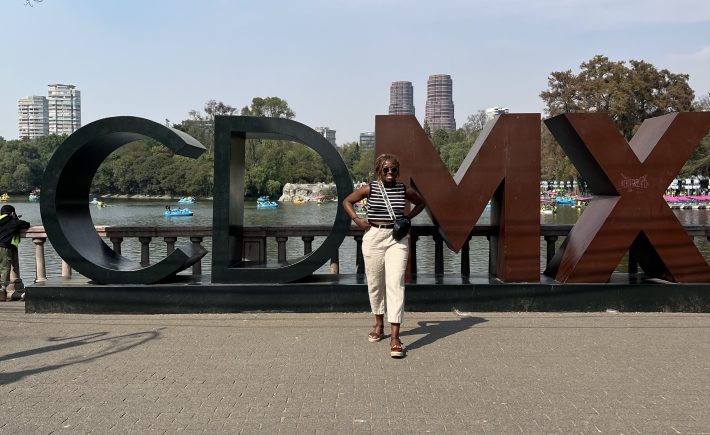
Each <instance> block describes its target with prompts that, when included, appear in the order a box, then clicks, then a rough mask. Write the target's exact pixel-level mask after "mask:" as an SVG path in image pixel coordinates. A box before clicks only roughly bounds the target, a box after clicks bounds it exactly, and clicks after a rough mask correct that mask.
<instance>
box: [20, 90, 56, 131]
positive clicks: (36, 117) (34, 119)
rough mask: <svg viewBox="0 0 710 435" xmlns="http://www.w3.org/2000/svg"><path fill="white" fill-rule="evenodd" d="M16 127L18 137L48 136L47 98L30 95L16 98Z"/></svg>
mask: <svg viewBox="0 0 710 435" xmlns="http://www.w3.org/2000/svg"><path fill="white" fill-rule="evenodd" d="M17 127H18V130H19V137H20V139H24V138H27V139H36V138H38V137H44V136H49V115H48V110H47V98H45V97H43V96H38V95H32V96H29V97H24V98H20V99H19V100H17Z"/></svg>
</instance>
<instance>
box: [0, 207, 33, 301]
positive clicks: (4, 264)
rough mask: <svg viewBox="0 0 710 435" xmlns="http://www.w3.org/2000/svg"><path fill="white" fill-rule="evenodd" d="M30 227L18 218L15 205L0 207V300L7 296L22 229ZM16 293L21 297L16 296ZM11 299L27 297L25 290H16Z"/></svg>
mask: <svg viewBox="0 0 710 435" xmlns="http://www.w3.org/2000/svg"><path fill="white" fill-rule="evenodd" d="M29 227H30V223H29V222H27V221H23V220H21V219H19V218H18V216H17V213H15V207H13V206H11V205H10V204H5V205H3V206H2V208H0V284H2V290H0V301H5V299H6V297H7V286H8V284H9V283H10V269H11V268H12V256H13V255H17V246H18V245H19V244H20V230H24V229H27V228H29ZM18 293H19V294H18ZM15 294H17V296H19V297H14V296H15ZM10 299H11V300H12V299H21V300H24V299H25V293H24V292H15V293H13V295H12V296H11V297H10Z"/></svg>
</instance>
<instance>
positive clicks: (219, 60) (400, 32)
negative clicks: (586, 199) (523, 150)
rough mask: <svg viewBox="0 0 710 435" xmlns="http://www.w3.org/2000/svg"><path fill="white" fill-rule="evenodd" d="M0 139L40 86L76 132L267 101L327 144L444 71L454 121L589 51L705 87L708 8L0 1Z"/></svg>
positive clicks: (664, 4) (520, 107) (422, 89)
mask: <svg viewBox="0 0 710 435" xmlns="http://www.w3.org/2000/svg"><path fill="white" fill-rule="evenodd" d="M0 40H1V41H2V45H0V59H1V62H2V66H1V67H0V136H3V137H5V138H6V139H14V138H17V135H18V131H17V99H18V98H21V97H24V96H27V95H46V94H47V85H48V84H50V83H65V84H74V85H76V86H77V88H78V89H79V90H81V93H82V123H83V124H87V123H89V122H91V121H94V120H97V119H100V118H104V117H108V116H114V115H133V116H142V117H145V118H149V119H152V120H154V121H158V122H161V123H162V122H164V121H165V119H169V120H170V121H171V122H175V123H177V122H180V121H181V120H183V119H186V118H187V117H188V112H189V111H190V110H192V109H197V110H200V111H202V109H203V107H204V103H205V102H206V101H207V100H209V99H216V100H221V101H223V102H225V103H227V104H230V105H232V106H235V107H239V108H241V107H243V106H245V105H248V104H250V102H251V99H252V98H253V97H256V96H259V97H267V96H278V97H281V98H283V99H285V100H286V101H287V102H288V103H289V105H290V106H291V108H292V109H293V110H294V111H295V112H296V120H297V121H300V122H302V123H304V124H306V125H309V126H311V127H316V126H327V127H330V128H331V129H334V130H336V131H337V136H336V138H337V142H338V144H343V143H345V142H349V141H353V140H357V138H358V135H359V133H360V132H363V131H372V130H374V126H375V118H374V117H375V115H377V114H386V113H387V109H388V104H389V86H390V83H391V82H393V81H396V80H408V81H411V82H412V83H413V85H414V105H415V107H416V112H417V118H419V120H420V121H423V117H424V106H425V100H426V81H427V78H428V76H429V75H430V74H450V75H451V76H452V79H453V99H454V104H455V109H456V124H457V126H461V125H462V124H463V123H464V122H465V121H466V118H467V117H468V116H469V115H471V114H473V113H476V112H477V111H478V110H481V109H484V108H486V107H492V106H504V107H509V108H510V110H511V112H542V111H543V108H544V105H543V103H542V100H540V97H539V94H540V92H541V91H543V90H544V89H546V87H547V79H548V76H549V74H550V72H552V71H560V70H567V69H571V70H573V71H574V72H577V71H578V67H579V64H580V63H582V62H584V61H586V60H589V59H590V58H592V57H593V56H594V55H596V54H603V55H606V56H608V57H609V58H610V59H611V60H629V59H638V60H645V61H647V62H650V63H652V64H653V65H655V66H656V67H657V68H659V69H660V68H667V69H669V70H670V71H672V72H674V73H686V74H689V75H690V85H691V87H692V88H693V89H694V90H695V93H696V97H699V96H702V95H706V94H707V93H708V92H709V91H710V1H708V0H584V1H583V0H534V1H533V0H488V1H485V2H484V1H478V0H468V1H466V0H429V1H420V0H361V1H358V0H300V1H293V0H290V1H285V0H284V1H274V0H271V1H270V0H254V1H241V0H235V1H228V0H220V1H217V0H213V1H210V0H203V1H198V0H113V1H111V0H100V1H99V0H44V1H43V2H42V3H40V4H38V5H36V6H35V7H27V6H25V5H24V0H2V1H1V2H0Z"/></svg>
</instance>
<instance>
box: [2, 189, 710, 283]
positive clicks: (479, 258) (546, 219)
mask: <svg viewBox="0 0 710 435" xmlns="http://www.w3.org/2000/svg"><path fill="white" fill-rule="evenodd" d="M10 202H11V203H12V204H13V205H14V206H15V208H16V209H17V213H18V214H20V215H22V216H23V217H22V219H24V220H27V221H29V222H30V224H32V225H41V224H42V222H41V216H40V211H39V203H37V202H27V200H26V199H24V200H15V199H11V201H10ZM106 202H107V203H108V204H109V207H104V208H98V207H95V206H89V207H90V210H91V215H92V218H93V220H94V224H95V225H118V226H173V225H185V226H211V225H212V201H209V200H202V201H198V202H196V203H195V204H190V205H188V206H187V207H189V208H190V209H191V210H192V211H193V212H194V216H189V217H178V218H166V217H164V216H163V210H164V209H165V206H166V205H171V206H177V205H178V204H177V202H176V201H174V200H173V201H170V200H156V199H150V200H149V199H146V200H135V199H130V200H127V199H106ZM336 208H337V205H336V203H326V204H323V205H318V204H315V203H305V204H302V205H295V204H292V203H280V206H279V208H276V209H257V208H256V203H255V202H247V203H246V205H245V210H244V223H245V224H246V225H269V226H282V225H329V224H331V223H332V222H333V219H334V217H335V213H336ZM674 212H675V213H676V215H677V216H678V218H679V220H680V221H681V223H683V224H684V225H708V224H710V210H674ZM579 215H580V211H579V210H578V209H574V208H571V207H559V208H558V212H557V213H556V214H554V215H552V214H548V215H540V222H541V223H543V224H553V223H556V224H572V223H575V222H576V221H577V219H578V218H579ZM489 222H490V215H489V211H488V210H486V211H485V212H484V213H483V215H482V216H481V218H480V219H479V223H480V224H486V223H489ZM430 223H431V221H430V220H429V218H428V216H427V215H426V213H422V214H421V215H419V216H418V217H417V218H416V219H415V220H414V224H415V225H417V224H430ZM322 240H323V239H322V238H321V239H319V238H316V240H315V241H314V242H313V249H314V250H315V249H316V248H317V247H318V246H319V245H320V243H322ZM211 242H212V241H211V239H205V241H204V243H203V245H204V246H205V248H207V250H208V251H211ZM560 242H561V241H560ZM188 243H189V241H188V240H178V243H177V244H178V245H180V244H188ZM558 243H559V242H558ZM695 243H696V245H697V246H698V248H699V249H700V251H701V252H702V253H703V255H704V256H705V258H708V259H710V244H708V242H707V240H704V239H701V238H696V239H695ZM286 248H287V255H288V258H289V259H295V258H298V257H299V256H301V255H302V254H303V243H302V241H301V240H300V238H291V239H289V241H288V242H287V246H286ZM34 249H35V247H34V245H33V243H32V242H31V240H29V239H23V240H22V243H21V244H20V272H21V276H22V278H23V280H24V281H25V282H26V283H27V284H29V283H32V281H33V279H34V277H35V275H36V270H35V261H34V258H35V255H34ZM545 250H546V247H545V243H544V241H543V240H542V239H541V242H540V270H543V269H544V266H545V264H544V262H545V255H546V254H545ZM45 253H46V261H47V265H46V268H47V276H48V277H54V276H60V275H61V260H60V259H59V257H58V256H57V254H56V253H55V252H54V250H53V249H52V247H51V244H50V243H49V242H47V244H46V245H45ZM122 253H123V255H124V256H126V257H128V258H130V259H133V260H136V261H138V260H140V244H139V242H138V241H137V240H135V239H126V240H124V242H123V245H122ZM165 255H166V252H165V243H164V242H163V241H162V239H154V240H153V242H152V243H151V261H157V260H159V259H160V258H162V257H164V256H165ZM267 255H268V257H269V258H272V259H273V258H276V255H277V254H276V242H275V240H272V239H269V240H267ZM417 257H418V261H417V267H418V270H419V272H420V273H433V272H434V264H433V258H434V244H433V242H432V240H431V237H423V238H421V239H420V241H419V242H418V243H417ZM354 258H355V242H354V240H353V239H352V238H349V237H348V238H346V239H345V241H344V242H343V244H342V245H341V247H340V262H341V264H340V271H341V273H353V272H354V271H355V260H354ZM470 258H471V273H472V274H476V273H486V272H487V270H488V242H487V241H486V239H485V238H483V237H477V238H473V239H472V240H471V243H470ZM211 262H212V259H211V256H210V254H207V256H206V257H205V258H203V260H202V270H203V273H206V274H209V273H210V267H211ZM460 265H461V262H460V256H459V255H458V254H455V253H453V252H451V251H449V250H448V249H446V248H445V249H444V270H445V273H458V271H460ZM625 267H626V264H625V263H624V262H622V264H621V265H620V266H619V270H622V271H623V270H625ZM328 271H329V267H328V265H327V264H326V265H324V266H323V267H322V268H321V269H320V270H319V272H321V273H327V272H328Z"/></svg>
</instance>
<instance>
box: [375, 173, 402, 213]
mask: <svg viewBox="0 0 710 435" xmlns="http://www.w3.org/2000/svg"><path fill="white" fill-rule="evenodd" d="M377 187H379V188H380V192H381V193H382V198H383V199H384V200H385V205H386V206H387V213H389V215H390V218H391V219H392V222H394V221H396V220H397V218H396V217H395V214H394V210H392V204H390V198H389V197H388V196H387V191H386V190H385V185H384V184H383V183H382V180H377Z"/></svg>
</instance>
